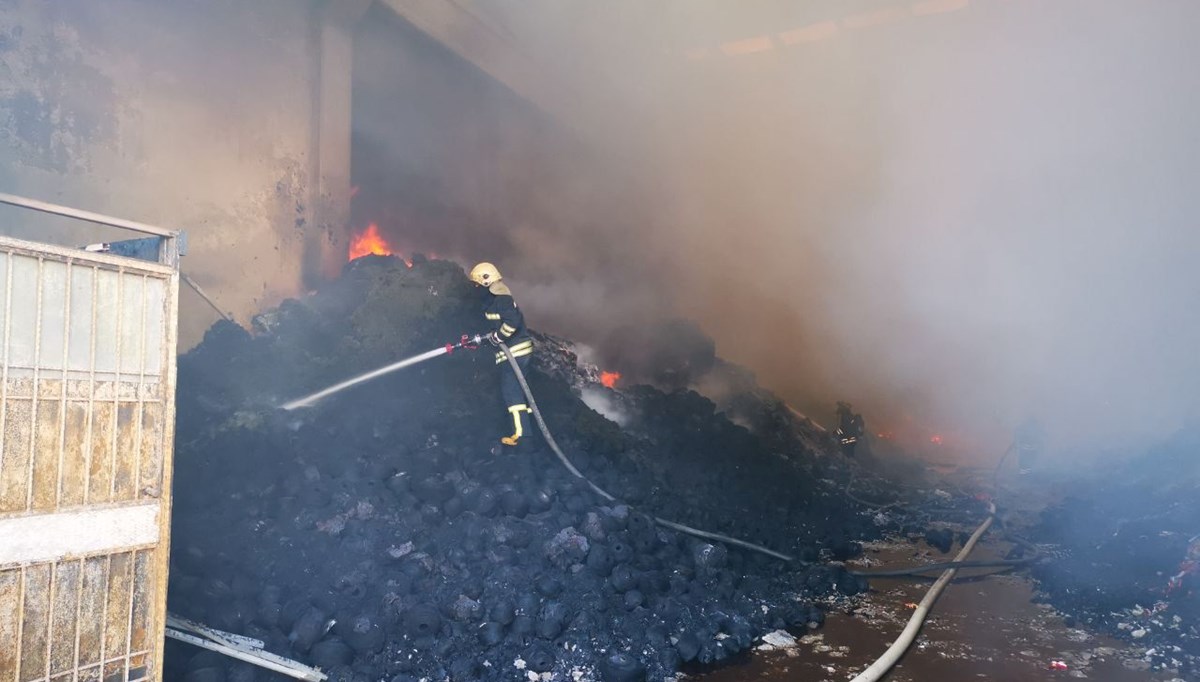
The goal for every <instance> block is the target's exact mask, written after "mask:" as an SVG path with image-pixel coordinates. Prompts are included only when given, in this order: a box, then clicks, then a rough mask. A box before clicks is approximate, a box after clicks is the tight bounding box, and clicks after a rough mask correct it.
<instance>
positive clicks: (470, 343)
mask: <svg viewBox="0 0 1200 682" xmlns="http://www.w3.org/2000/svg"><path fill="white" fill-rule="evenodd" d="M482 342H483V337H482V336H480V335H479V334H476V335H474V336H468V335H466V334H463V335H462V337H461V338H460V339H459V340H458V343H447V344H446V354H447V355H448V354H450V353H453V352H454V351H455V349H458V348H466V349H467V350H476V349H477V348H479V344H480V343H482Z"/></svg>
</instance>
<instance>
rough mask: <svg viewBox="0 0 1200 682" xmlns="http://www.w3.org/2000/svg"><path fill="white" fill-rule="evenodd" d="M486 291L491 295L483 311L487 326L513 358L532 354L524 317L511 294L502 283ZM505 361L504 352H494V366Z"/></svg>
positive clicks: (530, 340)
mask: <svg viewBox="0 0 1200 682" xmlns="http://www.w3.org/2000/svg"><path fill="white" fill-rule="evenodd" d="M488 291H490V292H491V293H492V300H491V301H489V302H488V306H487V308H485V309H484V311H483V316H484V317H485V318H487V321H488V324H490V325H491V326H492V329H493V330H495V332H496V333H497V334H498V335H499V336H500V340H501V341H503V342H504V344H505V345H506V346H508V350H509V351H511V352H512V354H513V357H517V358H519V357H524V356H526V355H529V354H531V353H533V339H531V338H529V330H528V329H526V328H525V316H524V315H522V314H521V309H520V308H518V307H517V302H516V301H514V300H513V297H512V292H511V291H509V289H508V287H507V286H506V285H505V284H504V282H496V283H495V284H493V285H492V286H491V287H489V288H488ZM506 361H507V358H505V357H504V351H502V350H501V351H496V364H500V363H502V362H506Z"/></svg>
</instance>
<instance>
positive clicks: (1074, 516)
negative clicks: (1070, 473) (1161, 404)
mask: <svg viewBox="0 0 1200 682" xmlns="http://www.w3.org/2000/svg"><path fill="white" fill-rule="evenodd" d="M1198 452H1200V431H1198V430H1195V429H1192V430H1190V431H1185V432H1181V433H1180V434H1177V435H1176V436H1174V437H1173V438H1172V439H1171V440H1170V441H1169V442H1167V443H1166V444H1164V445H1162V446H1160V447H1157V448H1155V449H1154V450H1152V451H1151V452H1149V453H1148V454H1146V455H1144V456H1141V457H1138V458H1136V459H1134V460H1132V461H1130V462H1129V463H1128V464H1125V465H1123V466H1120V467H1114V468H1112V469H1110V470H1107V471H1103V472H1101V473H1100V474H1099V475H1098V480H1096V481H1091V482H1089V481H1085V480H1079V481H1076V482H1075V485H1076V489H1077V490H1079V491H1080V492H1078V493H1077V494H1076V495H1074V496H1072V497H1070V498H1068V499H1067V500H1066V501H1065V502H1064V503H1062V504H1061V505H1059V506H1057V507H1054V508H1051V509H1049V510H1047V511H1046V512H1044V513H1043V515H1042V519H1041V523H1040V525H1039V527H1038V528H1037V539H1038V540H1039V541H1042V542H1046V543H1051V544H1054V545H1057V546H1058V547H1059V548H1060V556H1057V557H1056V558H1055V559H1054V560H1053V561H1047V562H1042V563H1039V564H1037V565H1036V566H1035V568H1034V576H1035V577H1036V578H1037V579H1038V581H1039V588H1040V590H1041V592H1042V597H1043V598H1044V599H1046V600H1047V601H1049V602H1050V603H1051V604H1053V605H1054V606H1055V607H1056V608H1058V609H1059V610H1060V611H1063V612H1064V613H1066V614H1068V616H1069V617H1070V618H1071V619H1072V620H1073V621H1079V622H1080V623H1081V624H1083V625H1087V626H1088V627H1089V628H1095V629H1100V630H1106V631H1108V632H1110V633H1111V634H1114V635H1116V636H1118V637H1120V638H1123V639H1126V640H1131V641H1136V642H1137V643H1138V644H1139V645H1142V646H1145V647H1146V649H1147V654H1146V663H1148V664H1149V665H1151V666H1153V667H1155V668H1167V669H1171V670H1177V671H1180V672H1181V673H1184V676H1185V677H1188V679H1193V678H1192V677H1190V676H1189V675H1195V674H1198V673H1200V468H1197V464H1196V462H1197V459H1196V454H1197V453H1198Z"/></svg>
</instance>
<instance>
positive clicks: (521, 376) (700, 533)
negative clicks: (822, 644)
mask: <svg viewBox="0 0 1200 682" xmlns="http://www.w3.org/2000/svg"><path fill="white" fill-rule="evenodd" d="M499 345H500V350H502V351H504V357H506V358H507V359H508V364H509V365H510V366H511V367H512V370H513V372H515V373H516V375H517V381H518V382H519V383H520V384H521V390H522V391H524V392H525V399H526V400H528V401H529V409H531V410H533V418H534V420H535V421H536V422H537V425H538V428H539V429H540V430H541V432H542V436H544V437H545V438H546V444H547V445H549V446H550V449H551V450H553V451H554V454H555V455H557V456H558V461H560V462H562V464H563V466H565V467H566V468H567V471H570V472H571V474H572V475H574V476H575V477H576V478H578V479H581V480H582V481H583V482H584V483H587V484H588V487H590V488H591V489H592V490H593V491H594V492H595V493H596V494H597V495H599V496H600V497H603V498H604V499H606V500H608V501H609V502H616V501H617V498H616V497H614V496H612V495H611V494H609V493H608V491H606V490H604V489H603V488H601V487H600V486H598V485H596V484H595V483H592V482H591V481H590V480H588V477H587V476H584V475H583V474H582V473H581V472H580V471H579V469H576V468H575V465H574V464H572V463H571V460H570V459H568V458H567V456H566V455H564V454H563V451H562V449H561V448H559V447H558V443H557V442H555V440H554V436H552V435H550V427H548V426H546V420H545V419H543V418H542V413H541V411H540V410H539V409H538V406H537V400H534V398H533V391H531V390H530V389H529V382H528V381H526V379H525V373H524V372H522V371H521V366H520V365H519V364H517V359H516V358H515V357H513V354H512V351H511V350H509V348H508V345H507V344H505V343H504V342H503V341H501V342H500V343H499ZM654 522H655V523H657V524H658V525H660V526H663V527H664V528H670V529H672V530H676V531H679V532H680V533H686V534H687V535H692V536H695V537H698V538H703V539H705V540H715V541H717V542H722V543H725V544H729V545H736V546H738V547H742V548H744V549H748V550H751V551H754V552H759V553H761V554H766V555H767V556H770V557H774V558H776V559H780V560H782V561H795V560H796V559H795V558H794V557H791V556H788V555H787V554H783V553H780V552H776V551H775V550H772V549H767V548H766V547H763V546H762V545H756V544H754V543H752V542H746V541H745V540H739V539H737V538H732V537H729V536H728V535H721V534H720V533H710V532H708V531H704V530H700V529H698V528H692V527H691V526H685V525H683V524H682V523H676V522H674V521H668V520H667V519H662V518H659V517H657V516H655V517H654Z"/></svg>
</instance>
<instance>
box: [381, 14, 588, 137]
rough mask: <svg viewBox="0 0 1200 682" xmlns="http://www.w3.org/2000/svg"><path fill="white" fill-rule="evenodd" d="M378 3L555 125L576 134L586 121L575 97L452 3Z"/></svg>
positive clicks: (500, 36)
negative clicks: (536, 109)
mask: <svg viewBox="0 0 1200 682" xmlns="http://www.w3.org/2000/svg"><path fill="white" fill-rule="evenodd" d="M381 2H382V4H383V5H384V6H385V7H387V8H388V9H390V10H391V11H393V12H395V13H396V15H397V16H399V17H400V18H402V19H404V20H405V21H407V22H409V23H410V24H412V25H413V26H416V27H417V28H418V29H420V30H421V31H423V32H425V33H426V34H427V35H429V36H430V37H432V38H433V39H435V40H437V41H438V42H440V43H442V44H443V45H445V46H446V47H448V48H449V49H451V50H453V51H454V52H455V53H456V54H458V55H459V56H461V57H462V58H464V59H466V60H467V61H469V62H471V63H472V64H474V65H475V66H476V67H478V68H479V69H480V70H482V71H483V72H484V73H487V74H488V75H490V76H491V77H492V78H495V79H496V80H498V81H500V82H501V83H503V84H504V85H505V86H507V87H508V88H509V89H510V90H512V91H513V92H515V93H517V94H518V95H520V96H521V97H523V98H525V99H526V100H528V101H529V102H530V103H532V104H533V105H534V106H536V107H538V108H539V109H541V110H542V111H544V112H545V113H547V114H549V115H550V116H552V117H554V118H555V119H557V121H558V122H559V124H560V125H563V126H564V127H567V128H570V129H572V130H575V131H576V132H581V131H580V126H581V125H583V124H584V122H585V121H586V120H587V119H586V118H584V116H583V113H584V110H583V106H582V104H581V103H580V101H579V98H578V96H577V94H576V93H573V92H572V91H571V88H570V87H568V86H567V85H566V84H565V83H564V82H561V81H560V80H558V79H557V78H556V77H555V76H554V75H553V74H551V73H548V72H547V71H546V69H545V68H544V67H541V66H539V65H538V63H537V62H535V61H534V60H533V59H532V58H530V57H529V56H528V55H526V54H525V53H524V52H522V51H521V49H520V48H519V46H517V45H514V44H513V43H512V41H510V40H509V39H508V38H507V37H505V36H504V35H503V34H502V33H501V32H499V31H497V30H496V29H495V28H493V27H492V26H491V25H490V24H488V23H487V22H486V21H485V20H484V19H483V18H481V17H479V16H478V15H475V14H472V13H471V12H469V11H467V10H465V9H463V8H462V7H461V6H460V5H459V4H458V3H455V2H443V1H434V2H431V1H430V0H381Z"/></svg>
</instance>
